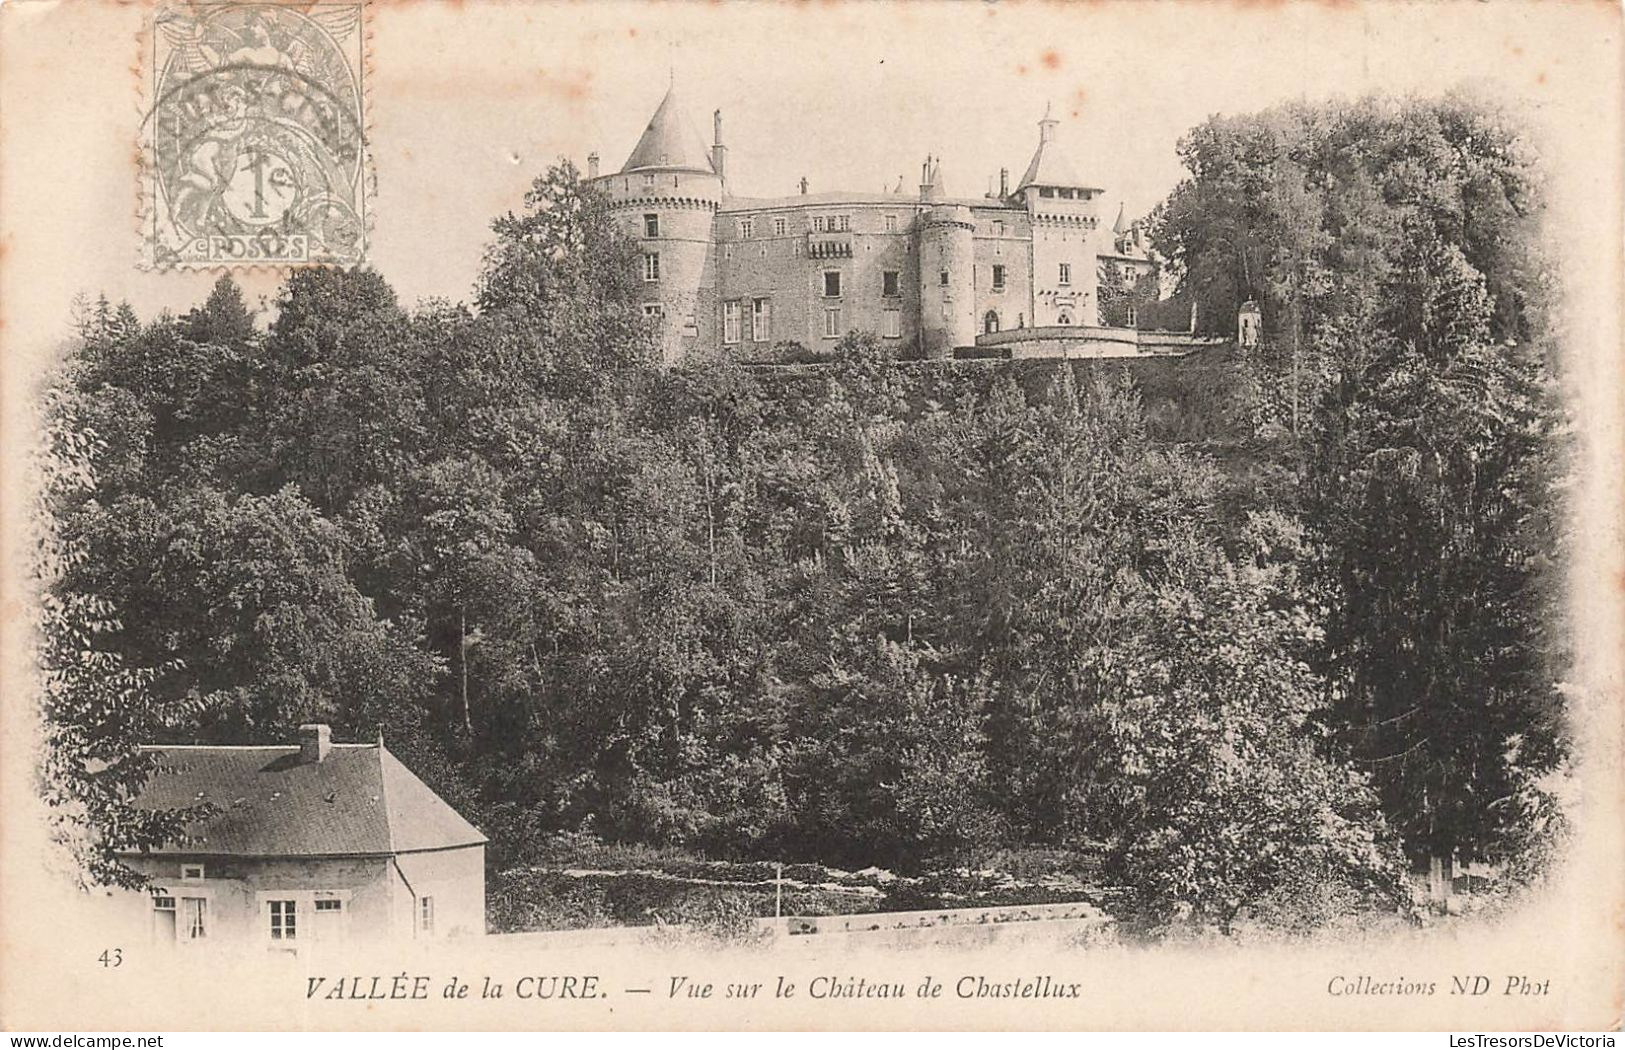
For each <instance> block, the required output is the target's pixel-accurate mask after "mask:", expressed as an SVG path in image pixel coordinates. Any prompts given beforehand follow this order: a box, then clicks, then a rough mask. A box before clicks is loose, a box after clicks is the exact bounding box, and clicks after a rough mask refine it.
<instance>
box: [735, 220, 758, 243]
mask: <svg viewBox="0 0 1625 1050" xmlns="http://www.w3.org/2000/svg"><path fill="white" fill-rule="evenodd" d="M739 236H740V237H741V238H742V239H744V240H749V239H750V238H752V237H754V236H756V220H755V219H740V220H739Z"/></svg>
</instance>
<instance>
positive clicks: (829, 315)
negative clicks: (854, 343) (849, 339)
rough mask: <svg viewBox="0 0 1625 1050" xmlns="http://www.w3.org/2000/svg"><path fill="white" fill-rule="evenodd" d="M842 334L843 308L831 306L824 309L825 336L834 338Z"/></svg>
mask: <svg viewBox="0 0 1625 1050" xmlns="http://www.w3.org/2000/svg"><path fill="white" fill-rule="evenodd" d="M840 334H841V308H840V307H838V306H830V307H826V308H825V309H824V338H825V339H834V338H836V337H837V336H839V335H840Z"/></svg>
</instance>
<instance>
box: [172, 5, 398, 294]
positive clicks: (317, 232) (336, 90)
mask: <svg viewBox="0 0 1625 1050" xmlns="http://www.w3.org/2000/svg"><path fill="white" fill-rule="evenodd" d="M363 14H364V10H363V4H362V3H359V2H354V0H352V2H348V3H321V2H317V3H300V4H284V3H235V2H222V3H187V4H178V5H173V6H165V7H160V8H158V9H157V11H156V12H155V16H154V18H155V22H154V26H153V32H152V34H151V41H150V44H149V46H150V48H151V51H150V54H149V55H148V56H147V57H148V61H149V62H150V64H151V66H150V75H151V78H152V80H151V90H152V96H151V98H152V106H151V109H150V110H149V111H148V112H147V113H146V115H145V120H144V122H143V151H142V158H143V164H142V179H143V186H142V192H143V195H144V198H145V201H146V202H147V208H146V212H145V214H144V216H143V223H142V226H143V231H142V232H143V239H144V242H145V243H144V245H143V249H144V258H145V261H146V263H147V264H148V265H149V266H151V267H154V268H158V269H167V268H176V267H220V266H247V265H264V264H272V265H277V264H297V263H334V264H339V265H349V264H354V263H357V262H360V261H362V259H363V258H364V256H365V252H366V239H367V219H368V216H367V205H368V200H367V198H368V190H369V173H368V156H367V143H366V122H365V116H366V95H365V92H366V83H365V69H364V55H365V37H364V27H363V25H362V16H363Z"/></svg>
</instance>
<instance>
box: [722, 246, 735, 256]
mask: <svg viewBox="0 0 1625 1050" xmlns="http://www.w3.org/2000/svg"><path fill="white" fill-rule="evenodd" d="M722 257H723V258H724V259H732V258H733V257H734V246H733V245H731V244H724V245H723V246H722Z"/></svg>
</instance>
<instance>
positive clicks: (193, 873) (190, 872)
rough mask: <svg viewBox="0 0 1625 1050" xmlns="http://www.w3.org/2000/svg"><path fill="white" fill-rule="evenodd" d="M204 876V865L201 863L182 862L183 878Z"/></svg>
mask: <svg viewBox="0 0 1625 1050" xmlns="http://www.w3.org/2000/svg"><path fill="white" fill-rule="evenodd" d="M202 877H203V865H201V864H182V865H181V878H183V879H201V878H202Z"/></svg>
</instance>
